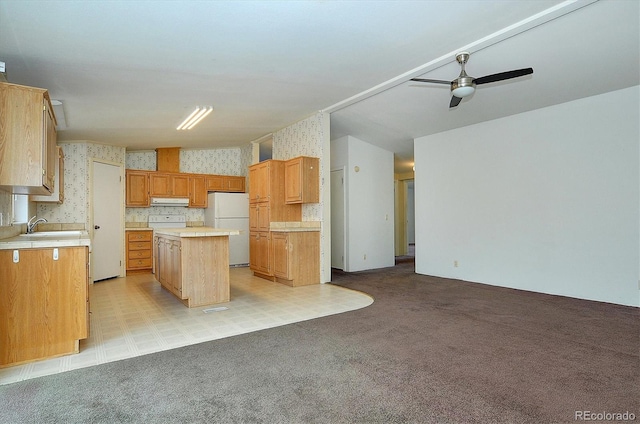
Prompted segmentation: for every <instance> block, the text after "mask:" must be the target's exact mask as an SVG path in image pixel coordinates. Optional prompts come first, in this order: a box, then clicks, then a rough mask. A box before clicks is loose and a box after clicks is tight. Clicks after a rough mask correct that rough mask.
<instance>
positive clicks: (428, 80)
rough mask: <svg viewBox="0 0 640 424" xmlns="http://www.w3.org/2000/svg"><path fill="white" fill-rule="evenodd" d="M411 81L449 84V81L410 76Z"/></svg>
mask: <svg viewBox="0 0 640 424" xmlns="http://www.w3.org/2000/svg"><path fill="white" fill-rule="evenodd" d="M411 81H418V82H432V83H434V84H447V85H451V81H443V80H434V79H424V78H411Z"/></svg>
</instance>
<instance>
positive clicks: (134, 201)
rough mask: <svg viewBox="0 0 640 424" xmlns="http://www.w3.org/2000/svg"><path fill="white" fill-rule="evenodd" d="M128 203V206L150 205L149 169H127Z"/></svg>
mask: <svg viewBox="0 0 640 424" xmlns="http://www.w3.org/2000/svg"><path fill="white" fill-rule="evenodd" d="M125 179H126V186H127V190H126V191H127V195H126V205H127V206H128V207H148V206H149V173H148V172H147V171H135V170H132V169H127V170H126V175H125Z"/></svg>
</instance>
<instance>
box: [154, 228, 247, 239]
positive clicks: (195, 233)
mask: <svg viewBox="0 0 640 424" xmlns="http://www.w3.org/2000/svg"><path fill="white" fill-rule="evenodd" d="M154 234H155V235H164V236H174V237H222V236H237V235H238V234H240V230H233V229H228V228H213V227H186V228H155V229H154Z"/></svg>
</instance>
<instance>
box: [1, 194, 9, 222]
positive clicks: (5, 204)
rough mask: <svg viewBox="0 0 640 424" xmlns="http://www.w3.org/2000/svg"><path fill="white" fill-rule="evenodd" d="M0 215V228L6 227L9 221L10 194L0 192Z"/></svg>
mask: <svg viewBox="0 0 640 424" xmlns="http://www.w3.org/2000/svg"><path fill="white" fill-rule="evenodd" d="M0 213H1V214H2V226H3V227H8V226H9V223H10V219H11V193H7V192H4V191H0Z"/></svg>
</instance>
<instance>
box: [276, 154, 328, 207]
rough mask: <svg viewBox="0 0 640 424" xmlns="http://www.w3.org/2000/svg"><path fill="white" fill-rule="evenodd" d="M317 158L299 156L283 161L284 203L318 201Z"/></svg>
mask: <svg viewBox="0 0 640 424" xmlns="http://www.w3.org/2000/svg"><path fill="white" fill-rule="evenodd" d="M319 164H320V162H319V159H318V158H312V157H308V156H300V157H297V158H294V159H289V160H288V161H287V162H286V163H285V171H284V180H285V203H287V204H294V203H318V202H319V201H320V186H319V183H320V181H319V175H320V173H319Z"/></svg>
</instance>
